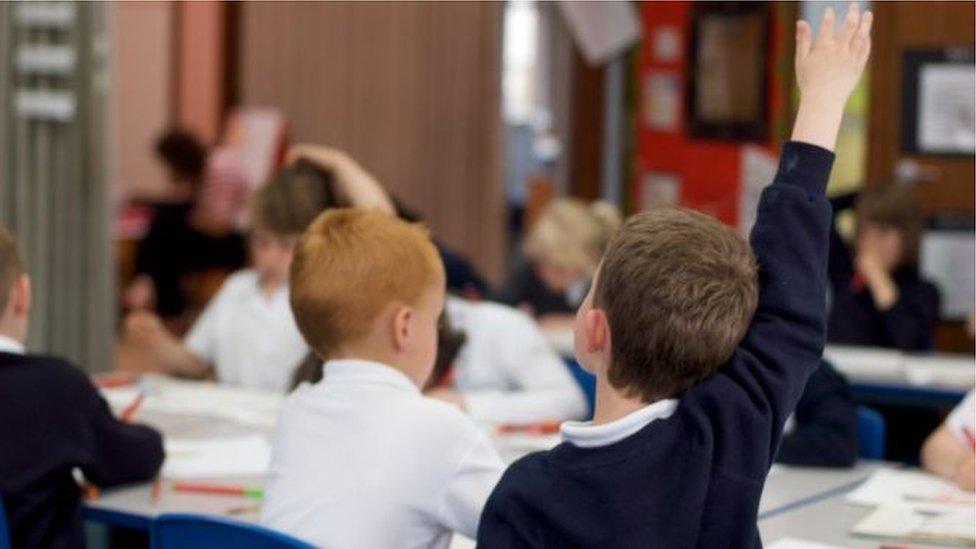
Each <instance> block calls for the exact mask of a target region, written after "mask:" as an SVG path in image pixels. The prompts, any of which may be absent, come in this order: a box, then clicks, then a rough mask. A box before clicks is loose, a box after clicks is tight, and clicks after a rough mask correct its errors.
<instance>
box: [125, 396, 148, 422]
mask: <svg viewBox="0 0 976 549" xmlns="http://www.w3.org/2000/svg"><path fill="white" fill-rule="evenodd" d="M145 399H146V392H145V391H139V394H138V395H137V396H136V398H135V400H133V401H132V403H131V404H129V405H128V406H126V407H125V409H124V410H122V413H121V414H119V418H120V419H121V420H122V421H129V420H130V419H132V417H133V416H135V415H136V412H137V411H138V410H139V405H140V404H142V401H143V400H145Z"/></svg>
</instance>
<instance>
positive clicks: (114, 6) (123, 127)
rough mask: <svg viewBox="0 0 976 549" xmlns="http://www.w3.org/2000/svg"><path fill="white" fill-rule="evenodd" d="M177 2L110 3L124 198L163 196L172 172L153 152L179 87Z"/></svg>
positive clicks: (118, 174) (113, 119)
mask: <svg viewBox="0 0 976 549" xmlns="http://www.w3.org/2000/svg"><path fill="white" fill-rule="evenodd" d="M172 8H173V6H172V3H171V2H113V3H109V4H108V5H107V10H108V16H109V21H110V29H111V32H112V39H111V40H112V42H111V43H112V44H113V47H112V50H111V66H112V69H111V74H112V78H111V86H110V93H109V98H110V99H109V124H110V134H111V143H110V146H109V149H110V151H111V152H110V170H109V173H110V174H112V175H111V176H112V177H113V189H114V192H115V193H116V194H117V195H120V196H139V197H148V196H159V195H160V194H161V193H162V192H163V191H164V190H165V187H166V173H165V170H164V169H163V168H162V166H161V165H160V164H159V163H158V162H157V161H156V159H155V158H154V156H153V153H152V147H153V142H154V140H155V138H156V136H157V134H158V133H159V132H160V131H161V130H162V129H164V128H165V127H167V126H168V125H169V122H170V107H171V103H172V99H171V97H172V87H173V72H174V71H173V55H172V51H173V47H172V46H173V24H174V20H173V9H172Z"/></svg>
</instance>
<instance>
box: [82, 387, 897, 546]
mask: <svg viewBox="0 0 976 549" xmlns="http://www.w3.org/2000/svg"><path fill="white" fill-rule="evenodd" d="M153 383H155V384H156V385H157V386H161V387H162V389H161V390H162V391H163V392H165V391H167V390H168V391H170V393H169V394H173V391H175V390H177V389H178V390H180V393H179V397H180V400H181V402H184V406H185V409H186V410H187V413H185V414H182V415H181V414H180V413H179V412H178V411H174V410H173V409H172V407H171V406H153V405H151V403H150V405H147V406H146V408H145V410H144V411H142V412H140V414H139V415H137V417H136V419H137V420H139V421H144V422H146V423H149V424H151V425H155V426H156V427H157V428H159V429H160V430H161V431H162V432H163V434H164V436H165V437H167V438H184V439H185V438H200V437H206V436H208V435H210V436H220V435H231V434H249V433H255V434H263V435H265V436H268V435H269V431H268V429H267V427H266V426H264V425H260V422H254V421H243V422H235V421H234V419H233V418H234V414H232V413H230V412H231V410H225V411H223V412H224V413H222V416H221V417H204V416H203V415H202V414H203V413H202V412H201V410H202V408H201V407H200V406H198V405H197V404H198V403H194V402H192V401H193V400H195V397H194V395H195V394H196V393H199V394H201V395H205V396H206V397H207V398H213V393H214V392H215V391H218V392H221V393H226V394H224V395H222V397H221V398H225V400H233V399H234V398H238V397H240V395H239V394H237V393H236V392H235V391H234V390H233V389H227V388H217V387H214V386H206V387H205V388H204V387H201V388H200V390H199V391H197V388H189V390H188V389H187V388H186V387H184V386H182V385H178V384H177V385H175V386H172V387H171V386H169V385H168V382H167V381H166V380H160V379H155V380H153ZM204 389H205V390H204ZM150 398H151V397H150ZM110 400H112V399H110ZM116 400H122V402H119V403H118V404H120V405H124V403H125V402H124V399H118V398H116ZM245 419H248V418H245ZM251 419H253V418H251ZM486 428H488V427H486ZM492 440H493V441H494V443H495V445H496V447H497V448H498V450H499V453H500V454H501V455H502V458H503V459H504V460H505V461H506V462H512V461H514V460H516V459H518V458H519V457H521V456H523V455H525V454H527V453H529V452H532V451H536V450H541V449H545V448H550V447H552V446H554V445H555V444H557V443H558V442H559V438H558V436H543V437H539V436H530V435H514V436H512V435H508V436H493V437H492ZM877 467H878V465H877V464H873V463H862V464H859V465H858V466H857V467H855V468H852V469H845V470H836V469H835V470H831V469H813V468H796V467H784V466H776V467H774V468H773V470H772V471H771V472H770V475H769V477H768V479H767V482H766V489H765V491H764V492H763V498H762V502H761V505H760V516H761V517H766V516H768V517H774V516H777V515H778V514H781V513H785V512H787V511H788V510H790V509H792V508H793V506H794V505H797V504H800V503H803V502H807V501H810V500H816V499H817V498H819V497H823V495H824V494H829V493H831V492H832V491H836V490H838V489H840V488H843V487H846V486H849V485H851V483H854V482H857V481H860V480H863V479H864V478H866V477H867V476H868V475H869V474H870V473H871V471H873V470H874V469H876V468H877ZM193 480H194V481H195V482H208V483H214V484H228V485H234V486H248V487H257V486H261V485H262V483H263V478H262V477H261V476H243V477H242V476H236V477H223V478H206V479H193ZM173 482H174V479H163V480H161V481H160V482H159V487H158V488H157V489H155V490H154V488H153V485H152V484H151V483H144V484H139V485H133V486H128V487H122V488H116V489H112V490H107V491H105V492H104V493H103V494H102V495H101V497H100V498H99V499H97V500H94V501H90V502H87V503H86V506H85V515H86V517H87V518H88V519H89V520H95V521H99V522H105V523H110V524H117V525H124V526H129V527H135V528H147V527H148V525H149V523H150V522H151V521H152V519H153V518H154V517H155V516H157V515H159V514H162V513H173V512H182V513H205V514H217V515H224V516H231V517H234V518H238V519H241V520H248V521H255V520H257V519H258V517H259V515H260V505H259V503H258V502H256V501H254V500H251V499H247V498H243V497H235V496H219V495H199V494H187V493H180V492H175V491H174V490H173V489H172V486H173Z"/></svg>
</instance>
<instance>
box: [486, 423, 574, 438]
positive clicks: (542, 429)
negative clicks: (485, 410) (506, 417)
mask: <svg viewBox="0 0 976 549" xmlns="http://www.w3.org/2000/svg"><path fill="white" fill-rule="evenodd" d="M497 429H498V432H499V433H502V434H510V433H526V434H529V435H552V434H555V433H558V432H559V422H558V421H540V422H537V423H502V424H500V425H498V427H497Z"/></svg>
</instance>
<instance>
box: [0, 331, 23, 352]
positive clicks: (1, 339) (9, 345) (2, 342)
mask: <svg viewBox="0 0 976 549" xmlns="http://www.w3.org/2000/svg"><path fill="white" fill-rule="evenodd" d="M26 351H27V350H26V349H25V348H24V344H23V343H21V342H19V341H17V340H16V339H14V338H12V337H7V336H5V335H3V334H0V352H4V353H13V354H15V355H22V354H24V353H25V352H26Z"/></svg>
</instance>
